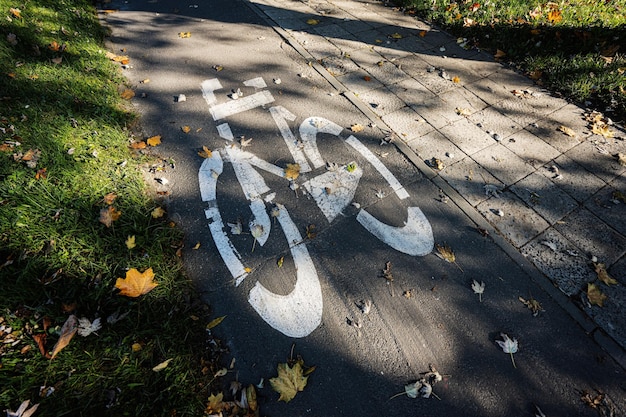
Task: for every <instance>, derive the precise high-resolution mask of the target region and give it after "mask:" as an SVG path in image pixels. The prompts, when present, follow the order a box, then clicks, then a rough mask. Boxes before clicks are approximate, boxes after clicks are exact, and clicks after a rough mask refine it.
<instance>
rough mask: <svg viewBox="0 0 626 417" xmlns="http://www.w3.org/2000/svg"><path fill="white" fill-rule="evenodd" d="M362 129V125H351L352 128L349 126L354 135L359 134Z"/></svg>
mask: <svg viewBox="0 0 626 417" xmlns="http://www.w3.org/2000/svg"><path fill="white" fill-rule="evenodd" d="M363 129H365V128H364V127H363V125H360V124H358V123H356V124H353V125H352V126H350V130H351V131H353V132H354V133H357V132H361V131H362V130H363Z"/></svg>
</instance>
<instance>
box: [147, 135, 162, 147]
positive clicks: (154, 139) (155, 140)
mask: <svg viewBox="0 0 626 417" xmlns="http://www.w3.org/2000/svg"><path fill="white" fill-rule="evenodd" d="M146 143H147V144H148V145H150V146H157V145H160V144H161V136H160V135H156V136H151V137H149V138H148V139H146Z"/></svg>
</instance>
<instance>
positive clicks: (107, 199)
mask: <svg viewBox="0 0 626 417" xmlns="http://www.w3.org/2000/svg"><path fill="white" fill-rule="evenodd" d="M116 198H117V194H115V193H108V194H107V195H105V196H104V198H103V199H102V200H103V201H104V203H105V204H107V205H109V206H110V205H111V204H113V202H115V199H116Z"/></svg>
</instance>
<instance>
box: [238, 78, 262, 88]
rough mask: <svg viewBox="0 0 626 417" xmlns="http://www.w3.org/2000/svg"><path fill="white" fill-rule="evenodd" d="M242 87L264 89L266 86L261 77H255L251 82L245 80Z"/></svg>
mask: <svg viewBox="0 0 626 417" xmlns="http://www.w3.org/2000/svg"><path fill="white" fill-rule="evenodd" d="M243 85H245V86H246V87H254V88H265V87H267V84H265V80H264V79H263V77H256V78H253V79H251V80H246V81H244V82H243Z"/></svg>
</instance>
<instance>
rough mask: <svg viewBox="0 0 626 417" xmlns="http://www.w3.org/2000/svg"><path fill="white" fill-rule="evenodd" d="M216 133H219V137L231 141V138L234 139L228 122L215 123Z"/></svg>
mask: <svg viewBox="0 0 626 417" xmlns="http://www.w3.org/2000/svg"><path fill="white" fill-rule="evenodd" d="M217 133H218V134H219V135H220V137H221V138H224V139H226V140H230V141H231V142H232V140H233V139H235V137H234V136H233V132H232V131H231V130H230V125H229V124H228V123H222V124H221V125H217Z"/></svg>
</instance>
